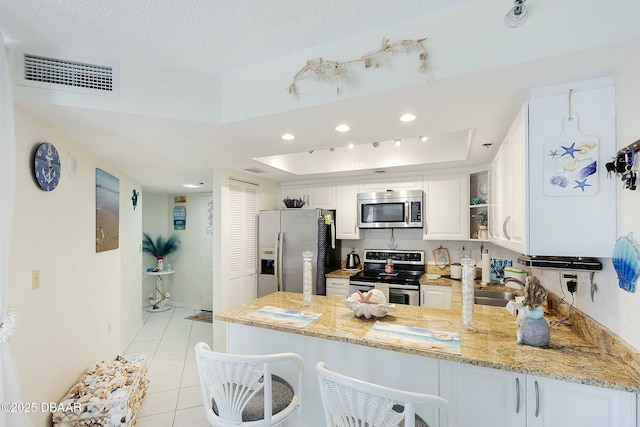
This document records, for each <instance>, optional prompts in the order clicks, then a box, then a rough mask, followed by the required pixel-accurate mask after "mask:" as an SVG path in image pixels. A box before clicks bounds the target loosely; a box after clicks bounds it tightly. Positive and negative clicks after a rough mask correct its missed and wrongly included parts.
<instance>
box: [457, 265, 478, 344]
mask: <svg viewBox="0 0 640 427" xmlns="http://www.w3.org/2000/svg"><path fill="white" fill-rule="evenodd" d="M460 264H462V327H463V328H464V329H465V330H466V331H469V332H474V331H475V327H474V325H473V304H474V300H473V299H474V296H473V284H474V281H475V276H476V261H475V260H474V259H473V258H462V259H461V260H460Z"/></svg>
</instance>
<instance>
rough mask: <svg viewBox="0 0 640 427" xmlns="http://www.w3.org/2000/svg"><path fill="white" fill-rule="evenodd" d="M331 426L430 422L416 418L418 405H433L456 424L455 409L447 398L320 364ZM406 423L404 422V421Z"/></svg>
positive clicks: (385, 426)
mask: <svg viewBox="0 0 640 427" xmlns="http://www.w3.org/2000/svg"><path fill="white" fill-rule="evenodd" d="M316 372H317V373H318V381H319V383H320V392H321V394H322V404H323V406H324V414H325V420H326V423H327V424H326V425H327V427H336V426H337V427H353V426H372V427H396V426H399V425H401V426H402V425H403V426H404V427H416V426H418V425H421V426H425V425H426V423H425V422H424V421H423V420H422V419H421V418H420V417H416V413H415V411H416V405H431V406H435V407H437V408H438V409H440V414H441V415H445V416H446V419H447V426H448V427H455V420H454V418H453V411H452V408H451V405H450V404H449V402H447V401H446V400H445V399H443V398H441V397H439V396H434V395H430V394H423V393H414V392H409V391H404V390H399V389H394V388H389V387H385V386H381V385H378V384H373V383H369V382H366V381H361V380H357V379H355V378H351V377H348V376H346V375H342V374H339V373H337V372H334V371H331V370H329V367H328V366H327V364H326V363H324V362H318V363H317V364H316ZM403 422H404V424H402V423H403Z"/></svg>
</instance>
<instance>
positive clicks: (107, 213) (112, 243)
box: [96, 168, 120, 252]
mask: <svg viewBox="0 0 640 427" xmlns="http://www.w3.org/2000/svg"><path fill="white" fill-rule="evenodd" d="M119 243H120V180H119V179H118V178H116V177H115V176H113V175H111V174H109V173H107V172H105V171H103V170H102V169H97V168H96V252H104V251H110V250H112V249H117V248H118V247H119Z"/></svg>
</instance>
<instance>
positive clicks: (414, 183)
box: [358, 176, 423, 193]
mask: <svg viewBox="0 0 640 427" xmlns="http://www.w3.org/2000/svg"><path fill="white" fill-rule="evenodd" d="M422 180H423V178H422V177H421V176H407V177H399V178H387V179H379V180H361V181H360V182H359V187H358V192H359V193H373V192H376V191H411V190H422Z"/></svg>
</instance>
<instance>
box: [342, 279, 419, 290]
mask: <svg viewBox="0 0 640 427" xmlns="http://www.w3.org/2000/svg"><path fill="white" fill-rule="evenodd" d="M349 285H354V286H369V287H371V288H375V287H376V286H379V285H386V286H389V289H406V290H408V291H419V290H420V287H419V286H415V285H400V284H397V283H384V282H359V281H357V280H350V281H349Z"/></svg>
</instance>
